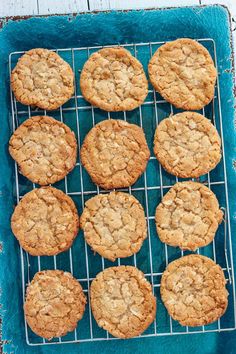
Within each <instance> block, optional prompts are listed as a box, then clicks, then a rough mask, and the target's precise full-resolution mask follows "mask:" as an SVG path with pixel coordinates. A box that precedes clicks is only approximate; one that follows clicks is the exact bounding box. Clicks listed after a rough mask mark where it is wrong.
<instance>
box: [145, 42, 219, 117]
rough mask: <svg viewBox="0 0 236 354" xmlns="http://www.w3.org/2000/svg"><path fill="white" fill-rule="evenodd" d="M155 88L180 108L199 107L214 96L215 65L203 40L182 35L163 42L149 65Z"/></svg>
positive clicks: (151, 79)
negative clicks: (171, 40) (199, 40)
mask: <svg viewBox="0 0 236 354" xmlns="http://www.w3.org/2000/svg"><path fill="white" fill-rule="evenodd" d="M148 72H149V77H150V81H151V83H152V85H153V86H154V88H155V90H156V91H158V92H159V93H160V94H161V95H162V96H163V97H164V99H165V100H166V101H168V102H170V103H172V104H173V105H174V106H175V107H177V108H182V109H186V110H199V109H201V108H203V107H204V106H205V105H207V104H208V103H209V102H210V101H211V100H212V99H213V97H214V90H215V83H216V76H217V72H216V68H215V66H214V62H213V60H212V58H211V56H210V53H209V52H208V50H207V49H206V48H205V47H204V46H203V45H201V44H200V43H198V42H196V41H194V40H192V39H188V38H181V39H177V40H176V41H173V42H168V43H166V44H164V45H162V46H161V47H160V48H159V49H158V50H157V51H156V52H155V54H154V55H153V57H152V58H151V60H150V62H149V65H148Z"/></svg>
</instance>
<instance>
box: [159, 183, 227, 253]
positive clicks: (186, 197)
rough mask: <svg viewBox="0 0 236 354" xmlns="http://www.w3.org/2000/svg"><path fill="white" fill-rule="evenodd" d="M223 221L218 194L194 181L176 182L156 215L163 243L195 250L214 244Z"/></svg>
mask: <svg viewBox="0 0 236 354" xmlns="http://www.w3.org/2000/svg"><path fill="white" fill-rule="evenodd" d="M222 218H223V212H222V211H221V210H220V209H219V203H218V200H217V198H216V196H215V194H214V193H213V192H212V191H211V190H210V189H209V188H207V187H206V186H204V185H203V184H201V183H197V182H191V181H189V182H180V183H176V184H175V185H174V186H173V187H172V188H171V189H170V190H169V191H168V192H167V193H166V195H165V196H164V197H163V199H162V201H161V203H160V204H159V205H158V206H157V209H156V215H155V221H156V227H157V233H158V236H159V238H160V240H161V241H162V242H164V243H167V244H168V245H170V246H174V247H177V246H178V247H180V248H181V249H184V250H192V251H195V250H196V249H197V248H198V247H203V246H206V245H208V244H209V243H210V242H212V240H213V238H214V237H215V233H216V230H217V228H218V226H219V224H220V223H221V221H222Z"/></svg>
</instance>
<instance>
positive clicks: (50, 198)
mask: <svg viewBox="0 0 236 354" xmlns="http://www.w3.org/2000/svg"><path fill="white" fill-rule="evenodd" d="M11 228H12V231H13V233H14V235H15V237H16V238H17V240H18V241H19V242H20V245H21V247H22V248H23V249H24V250H25V251H27V252H29V253H30V254H31V255H32V256H52V255H56V254H58V253H60V252H63V251H65V250H67V249H68V248H70V247H71V245H72V243H73V241H74V238H75V237H76V235H77V233H78V230H79V216H78V212H77V209H76V206H75V204H74V202H73V200H72V199H71V198H70V197H69V196H67V195H66V194H65V193H63V192H62V191H60V190H59V189H56V188H53V187H42V188H39V189H34V190H32V191H31V192H29V193H27V194H26V195H25V196H24V197H23V198H22V199H21V201H20V203H19V204H18V205H17V206H16V208H15V211H14V213H13V215H12V218H11Z"/></svg>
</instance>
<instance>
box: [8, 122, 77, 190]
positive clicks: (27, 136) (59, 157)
mask: <svg viewBox="0 0 236 354" xmlns="http://www.w3.org/2000/svg"><path fill="white" fill-rule="evenodd" d="M9 152H10V154H11V156H12V158H13V159H14V160H15V161H16V162H17V163H18V165H19V167H20V172H21V173H22V174H23V175H24V176H25V177H27V178H28V179H29V180H30V181H32V182H34V183H38V184H40V185H47V184H51V183H55V182H57V181H59V180H61V179H63V178H64V177H65V176H66V175H67V174H68V173H69V172H70V171H71V170H72V169H73V168H74V166H75V164H76V157H77V143H76V139H75V134H74V133H73V132H72V131H71V130H70V128H69V127H67V125H65V124H63V123H61V122H58V121H57V120H55V119H53V118H51V117H48V116H35V117H32V118H29V119H27V120H26V121H25V122H24V123H23V124H21V125H20V126H19V128H17V129H16V131H15V132H14V134H13V135H12V137H11V139H10V142H9Z"/></svg>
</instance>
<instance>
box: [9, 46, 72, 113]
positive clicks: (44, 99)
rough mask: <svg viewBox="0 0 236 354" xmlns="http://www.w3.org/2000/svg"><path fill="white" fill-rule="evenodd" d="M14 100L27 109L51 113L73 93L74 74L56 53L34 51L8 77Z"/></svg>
mask: <svg viewBox="0 0 236 354" xmlns="http://www.w3.org/2000/svg"><path fill="white" fill-rule="evenodd" d="M11 87H12V91H13V92H14V95H15V97H16V99H17V100H18V101H19V102H21V103H23V104H25V105H30V106H37V107H39V108H42V109H47V110H52V109H56V108H58V107H60V106H61V105H62V104H63V103H65V102H66V101H68V100H69V99H70V98H71V96H72V95H73V93H74V73H73V71H72V69H71V67H70V65H69V64H68V63H67V62H65V61H64V60H63V59H62V58H61V57H60V56H59V55H58V54H57V53H54V52H52V51H50V50H48V49H42V48H36V49H31V50H29V51H28V52H26V53H25V54H24V55H22V57H21V58H20V59H19V60H18V63H17V64H16V67H15V68H14V70H13V71H12V74H11Z"/></svg>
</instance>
